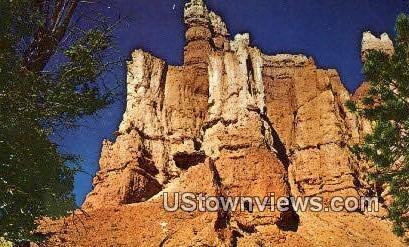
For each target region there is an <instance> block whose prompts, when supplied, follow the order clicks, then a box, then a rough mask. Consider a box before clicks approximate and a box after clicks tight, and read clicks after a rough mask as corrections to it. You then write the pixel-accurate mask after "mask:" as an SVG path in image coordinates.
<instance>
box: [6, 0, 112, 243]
mask: <svg viewBox="0 0 409 247" xmlns="http://www.w3.org/2000/svg"><path fill="white" fill-rule="evenodd" d="M79 3H80V1H78V0H53V1H46V0H36V1H33V0H15V1H14V0H13V1H0V16H1V18H0V238H2V237H3V238H5V239H7V240H10V241H13V242H16V243H24V242H27V241H36V240H41V239H42V236H39V235H37V234H35V229H36V227H37V220H38V219H40V218H42V217H58V216H62V215H66V214H67V212H69V211H70V210H73V209H75V201H74V196H73V183H74V175H75V174H76V172H77V171H78V170H79V167H78V166H76V165H75V161H76V157H74V156H72V155H67V154H61V153H60V152H59V150H58V146H57V145H56V144H55V143H53V142H52V141H51V140H50V138H49V137H50V135H51V134H52V133H54V131H55V129H56V128H61V127H66V128H71V127H72V126H73V124H74V123H75V121H76V120H78V119H79V118H81V117H83V116H86V115H91V114H93V113H95V112H96V111H97V110H99V109H101V108H103V107H105V106H106V105H107V104H109V103H110V102H111V100H112V97H111V96H112V95H111V94H110V93H109V92H106V91H101V90H100V85H99V84H98V83H97V81H98V80H97V79H98V78H99V77H100V76H101V75H103V74H104V73H105V72H106V71H107V69H108V68H107V66H106V65H105V64H104V58H105V57H106V54H107V53H106V52H107V51H108V49H110V48H111V47H112V46H111V38H110V37H109V36H108V34H107V33H106V30H107V28H106V27H104V26H102V25H103V24H102V23H99V24H98V25H95V26H93V27H92V28H88V29H87V30H80V29H79V28H77V29H76V30H75V32H74V30H70V28H74V27H73V26H71V25H70V23H71V19H72V18H73V16H74V14H75V11H76V9H77V6H78V4H79ZM90 7H93V6H90ZM68 31H70V38H68V37H67V32H68ZM53 56H54V57H55V56H59V59H57V61H54V62H53V61H52V58H53ZM50 63H51V65H52V66H50V67H52V69H49V70H48V71H45V68H46V67H47V65H50Z"/></svg>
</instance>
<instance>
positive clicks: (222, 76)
mask: <svg viewBox="0 0 409 247" xmlns="http://www.w3.org/2000/svg"><path fill="white" fill-rule="evenodd" d="M184 20H185V25H186V28H187V31H186V46H185V49H184V63H183V65H182V66H173V65H168V64H167V63H166V62H165V61H163V60H161V59H159V58H156V57H154V56H152V55H150V54H149V53H146V52H143V51H141V50H136V51H135V52H133V54H132V59H131V61H130V62H129V63H128V77H127V106H126V111H125V113H124V116H123V120H122V123H121V124H120V127H119V131H118V132H117V138H116V140H115V142H113V143H112V142H110V141H104V143H103V146H102V154H101V160H100V170H99V172H98V173H97V175H96V177H95V178H94V182H93V184H94V188H93V190H92V192H91V193H90V194H89V195H88V196H87V198H86V201H85V203H84V205H83V209H84V210H85V211H87V212H89V213H90V214H91V217H92V215H93V216H95V217H97V218H98V220H96V221H95V220H89V219H87V217H85V218H84V217H83V216H79V217H83V220H84V221H86V226H85V228H87V227H88V228H92V229H93V230H92V232H93V233H92V234H91V235H89V234H85V235H81V234H79V235H75V236H74V234H70V232H69V231H66V232H65V233H58V234H57V238H56V239H54V244H55V245H67V246H72V245H80V246H92V244H98V245H102V244H105V245H110V246H119V245H121V246H140V245H142V244H143V245H149V246H158V245H159V246H236V245H241V246H270V245H272V244H275V245H279V244H282V246H287V245H296V246H306V245H309V246H319V245H325V244H331V243H332V244H333V245H337V244H339V243H342V244H343V245H346V246H364V245H365V244H367V243H368V241H371V240H370V238H368V237H367V236H365V235H366V234H364V231H365V228H362V229H358V228H359V227H355V228H356V229H357V230H356V231H357V232H358V233H357V234H356V235H354V236H353V237H351V236H349V235H348V234H350V233H349V232H348V229H340V227H341V228H342V227H346V228H348V227H349V226H348V221H349V219H352V218H353V219H356V223H357V224H358V225H359V224H364V223H366V222H367V221H371V222H372V223H371V224H372V225H371V226H370V227H372V230H373V231H374V232H375V233H379V232H381V233H382V234H383V235H384V236H385V237H384V238H383V239H376V241H380V242H378V243H377V242H373V241H372V242H371V243H372V244H375V245H378V246H383V244H384V243H386V244H389V243H393V244H396V246H399V241H398V240H397V239H396V238H394V236H393V235H392V234H391V233H389V230H388V227H387V226H386V223H385V222H380V221H379V220H377V219H372V218H371V219H368V218H367V216H364V215H361V214H358V213H355V214H352V213H351V214H352V215H354V216H351V214H345V213H339V214H327V215H321V214H306V213H303V212H294V211H292V210H290V211H288V212H286V213H280V212H270V211H268V212H258V211H257V210H254V211H253V210H248V211H246V212H222V211H219V212H216V213H210V212H207V213H200V212H193V213H184V212H177V213H174V214H170V213H165V212H164V210H163V208H162V204H161V201H162V198H163V196H164V194H163V193H164V192H193V193H197V194H198V193H204V194H207V195H217V196H223V197H226V196H242V195H246V196H250V195H251V196H268V195H269V194H270V193H274V194H275V195H276V196H277V197H278V196H301V197H303V196H322V197H324V198H325V199H328V198H329V197H332V196H342V197H346V196H354V197H358V196H360V195H364V194H365V193H366V188H365V186H362V185H361V182H360V162H359V160H358V159H357V158H356V157H354V155H352V154H351V153H350V151H349V149H348V145H350V144H354V143H357V142H358V141H359V140H360V138H361V137H362V134H363V133H364V132H363V130H362V128H361V127H360V126H361V122H362V121H361V120H360V119H357V117H356V116H355V115H353V114H351V113H350V112H349V111H348V110H347V109H346V107H345V102H346V101H348V100H349V99H350V98H351V95H350V94H349V92H348V91H347V89H346V88H345V87H344V85H343V84H342V82H341V80H340V77H339V75H338V73H337V72H336V71H335V70H331V69H330V70H324V69H320V68H317V66H316V65H315V63H314V60H313V59H312V58H311V57H306V56H304V55H289V54H277V55H265V54H263V53H262V52H261V51H260V50H259V49H257V48H256V47H252V46H251V41H250V37H249V34H237V35H236V36H235V37H234V39H232V40H231V39H230V37H229V33H228V30H227V28H226V25H225V23H224V22H223V20H222V19H221V17H219V16H218V15H216V14H215V13H213V12H211V11H209V10H208V9H207V7H206V5H205V4H204V2H203V1H202V0H192V1H190V2H189V3H187V4H186V6H185V19H184ZM385 42H389V41H388V40H387V38H386V36H384V35H383V36H382V37H381V40H380V41H379V40H377V39H376V38H372V36H371V35H370V34H368V33H365V34H364V41H363V52H366V51H367V50H368V49H378V47H379V45H381V44H383V43H385ZM385 51H387V52H389V51H390V50H385ZM111 214H112V215H111ZM297 214H298V215H297ZM135 217H136V218H135ZM114 218H115V219H114ZM300 218H301V222H304V223H305V224H307V225H308V226H309V227H312V228H311V229H308V230H305V229H306V228H305V226H304V228H302V227H301V226H300V230H299V231H298V232H295V233H292V232H288V230H291V231H296V230H297V228H298V227H299V220H300ZM323 222H327V223H325V226H324V225H323V224H324V223H323ZM54 224H57V225H58V223H54ZM54 224H51V226H55V225H54ZM337 224H338V225H337ZM129 225H131V226H133V227H135V228H136V231H138V232H139V235H138V236H133V234H132V233H131V231H132V230H131V229H130V228H129ZM314 225H315V226H314ZM159 227H160V228H159ZM314 227H315V228H314ZM145 228H148V229H145ZM150 228H152V231H151V230H150ZM171 228H172V229H171ZM324 228H325V229H324ZM51 229H53V227H51ZM312 229H313V230H312ZM50 231H51V232H52V231H53V230H48V232H50ZM331 231H332V233H331ZM127 232H128V233H129V237H125V236H126V234H127ZM320 232H321V233H323V234H324V236H325V235H326V237H328V238H329V237H330V236H331V234H333V236H334V237H335V239H333V240H331V239H330V238H329V239H327V240H324V239H323V237H322V238H320V237H312V236H313V235H314V234H315V233H320ZM104 233H105V236H104V237H101V236H100V235H98V234H104ZM326 241H329V242H326ZM339 241H343V242H339ZM108 243H109V244H108ZM328 246H329V245H328Z"/></svg>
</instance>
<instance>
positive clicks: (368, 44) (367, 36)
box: [361, 31, 395, 61]
mask: <svg viewBox="0 0 409 247" xmlns="http://www.w3.org/2000/svg"><path fill="white" fill-rule="evenodd" d="M361 47H362V50H361V56H362V60H363V61H365V59H366V56H367V55H368V53H369V52H370V51H372V50H377V51H382V52H384V53H386V54H388V55H392V54H393V53H394V52H395V49H394V47H393V43H392V40H391V39H390V38H389V36H388V34H387V33H383V34H381V36H380V38H376V37H375V36H374V35H373V34H372V33H371V32H369V31H368V32H364V33H363V35H362V43H361Z"/></svg>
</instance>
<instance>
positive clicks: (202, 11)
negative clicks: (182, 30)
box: [184, 0, 209, 25]
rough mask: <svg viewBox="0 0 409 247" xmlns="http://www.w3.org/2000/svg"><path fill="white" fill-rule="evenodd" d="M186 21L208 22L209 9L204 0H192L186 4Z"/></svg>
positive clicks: (189, 22) (188, 22) (187, 22)
mask: <svg viewBox="0 0 409 247" xmlns="http://www.w3.org/2000/svg"><path fill="white" fill-rule="evenodd" d="M184 18H185V23H186V24H187V25H189V24H191V23H195V22H197V21H199V22H202V21H204V22H208V21H209V10H208V9H207V6H206V4H205V3H204V1H203V0H191V1H190V2H187V3H186V4H185V12H184Z"/></svg>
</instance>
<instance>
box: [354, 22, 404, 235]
mask: <svg viewBox="0 0 409 247" xmlns="http://www.w3.org/2000/svg"><path fill="white" fill-rule="evenodd" d="M394 46H395V52H394V54H393V55H392V56H389V55H387V54H385V53H383V52H381V51H371V52H370V53H369V54H368V56H367V60H366V62H365V64H364V73H365V76H366V78H367V80H368V81H369V82H370V89H369V91H368V93H367V95H366V96H365V97H364V98H363V99H362V100H361V102H360V104H353V103H349V107H350V109H352V110H353V111H355V112H358V113H359V114H360V115H361V116H363V117H365V118H367V119H368V120H370V121H371V122H372V126H373V130H372V133H371V134H369V135H367V136H366V137H365V139H364V141H363V143H361V144H360V145H356V146H354V147H353V151H354V152H355V153H357V154H358V155H360V156H361V157H364V158H365V159H367V160H369V161H371V162H373V163H374V164H375V165H376V166H377V168H378V171H377V172H376V173H375V174H373V176H372V177H373V178H374V179H375V181H377V182H378V183H379V184H386V185H388V187H389V189H390V194H391V195H392V196H393V198H394V201H393V204H392V206H391V207H390V208H389V217H390V219H391V220H392V221H393V222H394V231H395V233H396V234H398V235H403V234H404V232H405V229H407V228H408V227H409V15H405V14H401V15H399V16H398V18H397V21H396V38H395V41H394ZM358 105H359V106H358Z"/></svg>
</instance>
